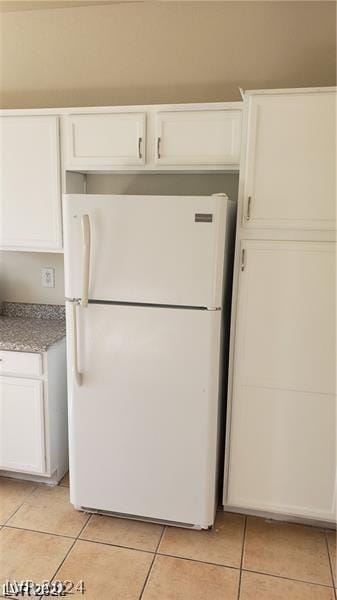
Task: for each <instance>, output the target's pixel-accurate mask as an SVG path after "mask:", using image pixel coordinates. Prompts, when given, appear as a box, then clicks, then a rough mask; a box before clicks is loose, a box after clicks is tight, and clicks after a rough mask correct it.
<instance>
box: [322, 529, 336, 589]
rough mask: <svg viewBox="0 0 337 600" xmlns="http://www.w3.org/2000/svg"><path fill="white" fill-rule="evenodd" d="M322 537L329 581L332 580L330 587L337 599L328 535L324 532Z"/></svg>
mask: <svg viewBox="0 0 337 600" xmlns="http://www.w3.org/2000/svg"><path fill="white" fill-rule="evenodd" d="M324 537H325V543H326V548H327V552H328V560H329V566H330V574H331V579H332V585H333V588H334V593H335V598H337V593H336V587H335V585H336V583H337V582H336V581H335V578H334V572H333V567H332V557H331V553H330V546H329V540H328V533H327V531H326V530H325V532H324Z"/></svg>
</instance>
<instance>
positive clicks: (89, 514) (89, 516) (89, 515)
mask: <svg viewBox="0 0 337 600" xmlns="http://www.w3.org/2000/svg"><path fill="white" fill-rule="evenodd" d="M84 514H87V515H88V519H87V520H86V522H85V523H84V525H83V527H82V529H81V530H80V532H79V533H78V534H77V536H76V539H77V540H79V539H81V538H80V535H82V533H83V531H84V530H85V529H86V527H87V526H88V525H89V523H90V521H91V519H92V517H93V516H94V513H84Z"/></svg>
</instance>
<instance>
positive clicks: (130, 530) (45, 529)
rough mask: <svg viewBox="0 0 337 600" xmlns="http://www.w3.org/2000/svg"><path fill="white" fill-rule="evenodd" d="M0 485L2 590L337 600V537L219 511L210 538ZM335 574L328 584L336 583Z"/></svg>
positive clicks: (170, 598)
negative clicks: (71, 586) (47, 587)
mask: <svg viewBox="0 0 337 600" xmlns="http://www.w3.org/2000/svg"><path fill="white" fill-rule="evenodd" d="M68 496H69V491H68V478H67V477H66V478H64V479H63V480H62V482H61V484H60V485H59V486H58V487H55V488H48V487H45V486H43V485H35V484H30V483H25V482H20V481H15V480H11V479H6V478H0V583H1V587H0V595H1V591H2V583H3V582H4V581H6V580H7V579H9V580H12V581H13V580H16V581H21V580H22V579H24V580H26V579H30V580H33V581H36V582H40V581H42V580H45V579H47V580H53V579H54V580H55V579H56V580H68V581H73V582H75V583H76V582H78V581H79V580H83V581H84V585H85V589H86V591H85V594H84V595H83V596H82V594H81V593H80V592H76V593H75V594H72V595H70V596H68V597H71V598H77V599H79V598H83V599H84V600H239V599H240V600H337V596H336V590H335V589H334V587H333V585H334V584H333V582H335V585H336V581H337V580H336V533H335V532H334V531H332V530H324V529H319V528H315V527H307V526H302V525H296V524H289V523H281V522H276V521H267V520H265V519H258V518H255V517H247V518H246V517H244V516H241V515H234V514H229V513H222V512H219V513H218V515H217V519H216V524H215V527H214V529H213V530H212V531H190V530H186V529H179V528H173V527H162V526H161V525H154V524H150V523H141V522H138V521H128V520H122V519H116V518H112V517H103V516H97V515H92V516H90V515H87V514H85V513H80V512H78V511H75V510H74V508H73V507H72V506H71V504H70V503H69V499H68ZM333 577H334V579H333Z"/></svg>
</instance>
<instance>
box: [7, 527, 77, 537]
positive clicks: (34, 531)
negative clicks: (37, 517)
mask: <svg viewBox="0 0 337 600" xmlns="http://www.w3.org/2000/svg"><path fill="white" fill-rule="evenodd" d="M3 527H4V528H6V529H20V530H21V531H31V532H32V533H42V534H43V535H55V536H56V537H62V538H67V539H69V540H77V539H78V538H77V537H76V536H74V535H67V534H66V533H55V532H53V531H41V529H30V528H29V527H19V526H18V525H3Z"/></svg>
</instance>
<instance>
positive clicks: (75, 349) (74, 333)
mask: <svg viewBox="0 0 337 600" xmlns="http://www.w3.org/2000/svg"><path fill="white" fill-rule="evenodd" d="M77 305H78V302H77V301H76V300H74V301H72V302H71V315H72V338H73V358H72V367H73V374H74V377H75V381H76V383H77V385H82V379H83V378H82V373H80V371H79V369H78V339H77Z"/></svg>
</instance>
